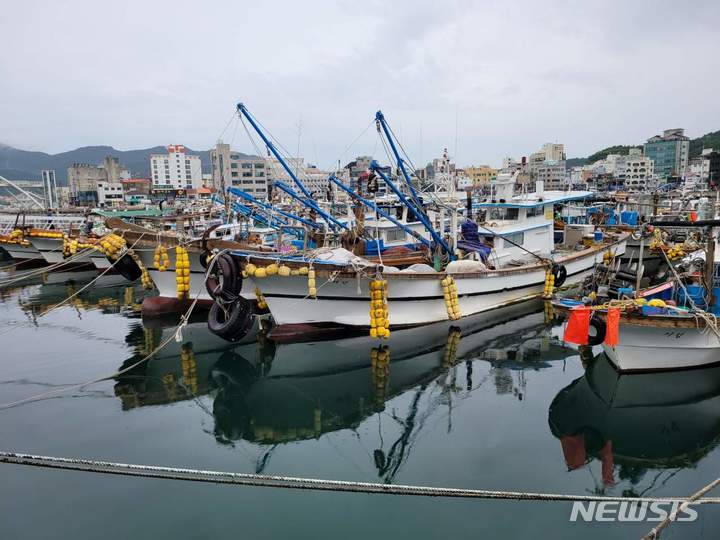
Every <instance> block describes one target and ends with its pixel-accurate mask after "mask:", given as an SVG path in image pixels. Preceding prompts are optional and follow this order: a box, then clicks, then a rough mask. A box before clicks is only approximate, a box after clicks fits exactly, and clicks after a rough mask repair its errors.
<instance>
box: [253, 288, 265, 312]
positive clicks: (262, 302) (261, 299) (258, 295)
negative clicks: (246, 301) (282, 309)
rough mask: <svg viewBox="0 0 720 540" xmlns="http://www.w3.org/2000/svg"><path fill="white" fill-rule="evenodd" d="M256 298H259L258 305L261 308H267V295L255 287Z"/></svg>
mask: <svg viewBox="0 0 720 540" xmlns="http://www.w3.org/2000/svg"><path fill="white" fill-rule="evenodd" d="M255 298H256V299H257V306H258V308H260V309H266V308H267V302H266V301H265V297H264V296H263V294H262V293H261V292H260V289H258V288H257V287H255Z"/></svg>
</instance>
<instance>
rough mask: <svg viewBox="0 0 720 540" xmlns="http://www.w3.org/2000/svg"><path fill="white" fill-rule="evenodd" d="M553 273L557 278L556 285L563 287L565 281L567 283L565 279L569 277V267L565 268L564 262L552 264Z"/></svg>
mask: <svg viewBox="0 0 720 540" xmlns="http://www.w3.org/2000/svg"><path fill="white" fill-rule="evenodd" d="M552 274H553V277H554V278H555V283H554V285H555V287H561V286H562V284H563V283H565V280H566V279H567V268H565V265H564V264H553V265H552Z"/></svg>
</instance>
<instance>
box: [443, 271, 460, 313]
mask: <svg viewBox="0 0 720 540" xmlns="http://www.w3.org/2000/svg"><path fill="white" fill-rule="evenodd" d="M440 285H442V290H443V296H444V297H445V308H446V309H447V314H448V319H450V320H451V321H457V320H458V319H460V318H461V317H462V314H461V313H460V302H459V300H458V292H457V285H456V284H455V279H454V278H453V277H452V276H447V277H446V278H445V279H443V280H441V281H440Z"/></svg>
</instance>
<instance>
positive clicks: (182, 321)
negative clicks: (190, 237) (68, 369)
mask: <svg viewBox="0 0 720 540" xmlns="http://www.w3.org/2000/svg"><path fill="white" fill-rule="evenodd" d="M143 234H145V233H143ZM138 240H139V239H138ZM227 251H228V250H227V249H225V250H223V251H221V252H219V253H218V254H217V255H215V257H217V256H219V255H222V254H223V253H225V252H227ZM211 269H212V265H211V264H208V269H207V271H206V272H205V279H207V277H208V275H209V273H210V270H211ZM200 293H201V291H200V290H198V292H197V294H196V295H195V298H194V300H193V301H192V303H191V304H190V307H188V309H187V311H186V312H185V313H184V314H183V315H182V316H181V317H180V322H179V323H178V324H177V326H176V327H175V331H174V332H173V333H171V334H170V335H169V336H168V337H167V339H165V340H163V341H162V342H161V343H160V345H158V346H157V347H156V348H155V349H154V350H152V351H150V353H148V354H147V355H146V356H144V357H143V358H141V359H140V360H138V361H137V362H135V363H134V364H131V365H130V366H128V367H126V368H123V369H121V370H118V371H116V372H115V373H112V374H111V375H107V376H105V377H99V378H97V379H93V380H91V381H88V382H85V383H82V384H76V385H72V386H67V387H65V388H58V389H56V390H52V391H49V392H44V393H42V394H37V395H34V396H30V397H28V398H24V399H20V400H17V401H13V402H10V403H3V404H0V411H1V410H5V409H9V408H12V407H17V406H18V405H23V404H25V403H31V402H34V401H37V400H38V399H42V398H45V397H47V396H51V395H55V394H60V393H62V392H65V391H68V390H77V389H83V388H85V387H86V386H89V385H91V384H95V383H99V382H102V381H106V380H109V379H114V378H117V377H119V376H120V375H124V374H125V373H127V372H128V371H131V370H133V369H135V368H136V367H137V366H139V365H140V364H142V363H143V362H146V361H147V360H149V359H150V358H152V357H153V356H154V355H155V354H157V353H158V352H159V351H160V350H161V349H163V348H164V347H165V346H166V345H167V344H168V343H170V341H172V340H173V339H175V337H176V336H179V335H180V332H181V330H182V328H183V327H184V326H185V325H186V324H187V323H188V321H189V319H190V315H191V314H192V312H193V310H194V309H195V306H196V305H197V302H198V299H199V298H200Z"/></svg>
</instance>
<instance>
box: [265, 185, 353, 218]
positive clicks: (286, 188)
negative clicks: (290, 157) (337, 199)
mask: <svg viewBox="0 0 720 540" xmlns="http://www.w3.org/2000/svg"><path fill="white" fill-rule="evenodd" d="M275 186H277V187H278V188H280V189H282V190H283V191H284V192H285V193H287V194H288V195H290V196H291V197H292V198H293V199H296V200H298V201H300V202H301V203H302V204H304V205H305V206H307V207H308V208H311V209H313V210H314V211H315V212H317V213H318V214H319V215H320V216H322V217H323V219H325V221H327V222H328V223H329V224H330V225H332V224H333V223H334V224H335V225H337V226H338V227H341V228H343V229H346V230H350V229H348V226H347V225H345V224H344V223H342V222H340V221H338V220H337V219H335V218H334V217H333V216H331V215H330V214H328V213H327V212H325V210H323V209H322V208H320V207H319V206H318V205H317V204H315V202H314V201H312V200H307V199H304V198H303V197H301V196H300V195H299V194H298V193H297V192H296V191H295V190H294V189H293V188H291V187H290V186H288V185H287V184H285V183H284V182H280V181H279V180H275Z"/></svg>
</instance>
